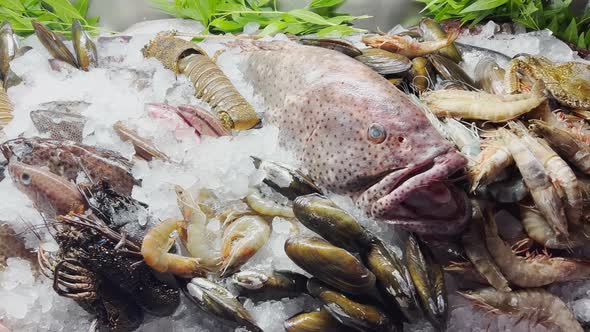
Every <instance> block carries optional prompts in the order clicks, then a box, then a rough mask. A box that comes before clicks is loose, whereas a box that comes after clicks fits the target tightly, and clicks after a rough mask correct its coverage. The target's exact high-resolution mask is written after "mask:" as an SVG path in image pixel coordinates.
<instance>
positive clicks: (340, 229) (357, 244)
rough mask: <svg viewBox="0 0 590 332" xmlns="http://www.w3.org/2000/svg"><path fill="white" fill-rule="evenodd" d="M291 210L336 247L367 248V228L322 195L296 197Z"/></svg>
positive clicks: (349, 249) (358, 250)
mask: <svg viewBox="0 0 590 332" xmlns="http://www.w3.org/2000/svg"><path fill="white" fill-rule="evenodd" d="M293 212H294V213H295V216H296V217H297V219H299V221H300V222H301V223H302V224H303V225H304V226H305V227H307V228H309V229H310V230H312V231H314V232H315V233H317V234H319V235H321V236H322V237H323V238H324V239H326V240H328V242H330V243H331V244H333V245H335V246H337V247H340V248H344V249H346V250H348V251H353V252H361V251H363V250H364V249H365V248H366V247H367V244H368V237H369V236H368V235H367V231H366V230H365V229H364V228H363V227H362V226H361V225H360V224H359V223H358V221H356V219H355V218H354V217H353V216H352V215H350V213H348V212H346V211H344V210H343V209H341V208H339V207H338V206H337V205H336V204H334V202H332V201H331V200H329V199H328V198H326V197H324V196H322V195H319V194H311V195H306V196H300V197H297V198H296V199H295V201H294V202H293Z"/></svg>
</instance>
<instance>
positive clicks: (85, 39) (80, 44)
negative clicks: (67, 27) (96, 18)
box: [72, 20, 98, 71]
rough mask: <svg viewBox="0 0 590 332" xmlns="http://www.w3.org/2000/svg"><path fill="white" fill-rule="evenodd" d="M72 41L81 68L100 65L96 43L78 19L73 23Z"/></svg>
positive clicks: (85, 68)
mask: <svg viewBox="0 0 590 332" xmlns="http://www.w3.org/2000/svg"><path fill="white" fill-rule="evenodd" d="M72 43H73V44H74V51H75V52H76V58H77V59H78V66H79V67H80V69H82V70H86V71H88V68H89V67H96V66H97V65H98V53H97V51H96V45H95V44H94V42H93V41H92V39H91V38H90V36H89V35H88V32H86V30H84V28H83V27H82V25H81V24H80V21H78V20H74V22H73V23H72Z"/></svg>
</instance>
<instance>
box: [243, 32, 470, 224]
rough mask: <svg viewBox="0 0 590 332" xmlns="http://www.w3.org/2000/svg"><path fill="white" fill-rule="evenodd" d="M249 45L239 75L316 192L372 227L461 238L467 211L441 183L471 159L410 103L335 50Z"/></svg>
mask: <svg viewBox="0 0 590 332" xmlns="http://www.w3.org/2000/svg"><path fill="white" fill-rule="evenodd" d="M244 45H246V44H242V45H240V46H241V48H242V50H243V56H244V60H243V62H242V63H241V70H242V72H243V74H244V78H245V79H246V80H247V81H249V82H250V83H252V84H253V85H254V91H256V92H257V93H258V94H260V96H262V97H263V99H264V101H265V105H266V107H267V109H266V113H265V123H267V124H272V125H276V126H277V127H279V129H280V134H279V135H280V136H279V140H280V143H281V145H282V146H284V147H285V148H287V149H289V150H291V151H293V152H294V153H295V155H296V156H297V157H298V158H299V159H300V160H301V162H302V164H303V167H304V168H305V170H306V171H307V172H308V174H309V175H310V176H311V177H312V178H313V179H314V180H315V181H316V182H317V183H318V184H319V185H321V186H324V187H325V188H327V189H329V190H331V191H333V192H336V193H342V194H348V195H350V196H352V197H353V198H354V199H355V200H356V202H357V204H358V205H359V206H360V207H362V208H363V209H364V210H365V211H366V212H367V213H368V214H369V215H371V216H373V217H375V218H378V219H383V220H385V221H387V222H390V223H394V224H399V225H402V226H405V227H406V228H409V229H411V230H414V231H417V232H420V233H430V234H431V233H440V234H449V233H455V232H457V231H459V228H460V226H461V225H463V224H464V223H465V221H466V220H467V217H468V209H469V206H468V202H467V200H466V198H465V197H464V196H465V195H464V194H463V193H461V192H459V191H458V190H457V189H456V188H454V187H452V186H450V185H447V184H446V183H445V182H444V181H445V180H446V178H447V177H448V176H449V175H451V174H452V173H454V172H456V171H457V170H460V169H462V168H463V167H464V166H465V164H466V160H465V158H463V157H462V156H461V155H460V154H459V153H458V152H457V151H456V150H455V149H454V148H453V147H452V146H451V145H450V143H448V142H447V141H446V140H444V139H443V138H442V137H441V136H440V135H439V134H438V133H437V132H436V130H435V129H434V128H433V127H432V126H431V125H430V123H429V122H428V120H427V119H426V117H425V116H424V115H423V113H422V112H421V111H420V109H419V108H418V107H417V106H416V105H415V104H413V103H412V102H411V101H410V99H409V98H408V97H407V96H406V95H404V94H403V93H402V92H401V91H399V90H398V89H397V88H395V87H394V86H393V85H392V84H390V83H389V82H387V80H385V79H384V78H382V77H381V76H380V75H378V74H377V73H375V72H374V71H373V70H371V69H370V68H368V67H366V66H365V65H363V64H361V63H359V62H357V61H356V60H354V59H352V58H350V57H348V56H346V55H343V54H340V53H338V52H335V51H331V50H327V49H323V48H318V47H312V46H301V45H297V44H293V43H285V42H274V43H268V42H267V43H262V42H254V43H250V44H248V45H246V46H244ZM419 201H422V202H424V203H418V202H419ZM405 203H409V207H408V204H405ZM420 204H421V205H422V206H418V205H420ZM423 209H426V210H428V209H432V211H435V212H434V213H432V214H429V213H426V214H425V213H423V211H422V210H423ZM445 210H447V211H446V212H445V213H441V215H442V218H440V217H439V212H440V211H445ZM445 221H446V222H445Z"/></svg>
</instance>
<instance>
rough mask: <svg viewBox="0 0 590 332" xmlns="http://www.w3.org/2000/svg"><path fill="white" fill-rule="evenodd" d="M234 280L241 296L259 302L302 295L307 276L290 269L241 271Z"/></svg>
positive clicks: (234, 276) (233, 277) (235, 275)
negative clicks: (264, 271) (265, 271)
mask: <svg viewBox="0 0 590 332" xmlns="http://www.w3.org/2000/svg"><path fill="white" fill-rule="evenodd" d="M232 282H233V284H234V286H235V287H236V288H237V289H238V292H239V295H240V296H245V297H247V298H249V299H251V300H253V301H257V302H259V301H269V300H280V299H283V298H287V297H289V298H290V297H297V296H299V295H301V294H302V293H304V292H305V289H306V285H307V277H306V276H304V275H302V274H299V273H295V272H290V271H273V272H271V273H262V272H258V271H241V272H238V273H236V274H234V275H233V276H232Z"/></svg>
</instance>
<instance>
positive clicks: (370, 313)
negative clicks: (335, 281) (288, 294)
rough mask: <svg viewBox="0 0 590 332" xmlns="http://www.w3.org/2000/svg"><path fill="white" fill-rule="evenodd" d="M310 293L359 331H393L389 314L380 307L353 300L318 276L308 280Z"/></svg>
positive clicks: (337, 318) (334, 315)
mask: <svg viewBox="0 0 590 332" xmlns="http://www.w3.org/2000/svg"><path fill="white" fill-rule="evenodd" d="M307 291H308V292H309V294H310V295H311V296H313V297H315V298H317V299H318V300H320V301H322V303H323V304H324V306H323V308H324V309H326V310H327V311H328V312H329V313H331V314H332V316H333V317H334V318H335V319H336V320H338V321H339V322H340V323H342V324H344V325H346V326H349V327H352V328H354V329H356V330H358V331H391V330H392V329H393V326H392V324H391V320H390V318H389V316H388V315H387V314H386V313H385V312H384V311H383V310H381V309H380V308H378V307H375V306H373V305H370V304H363V303H359V302H357V301H354V300H352V299H351V298H349V297H348V296H346V295H344V294H342V293H340V292H338V291H337V290H335V289H333V288H331V287H329V286H328V285H326V284H324V283H323V282H321V281H320V280H319V279H317V278H311V279H309V281H308V282H307Z"/></svg>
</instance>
